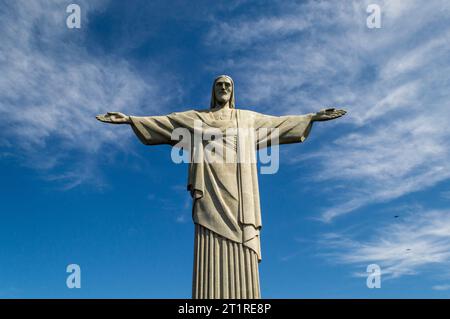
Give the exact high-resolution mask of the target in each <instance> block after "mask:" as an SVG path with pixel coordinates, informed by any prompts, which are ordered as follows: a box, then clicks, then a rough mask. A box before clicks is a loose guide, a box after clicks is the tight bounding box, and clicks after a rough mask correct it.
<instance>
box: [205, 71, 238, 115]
mask: <svg viewBox="0 0 450 319" xmlns="http://www.w3.org/2000/svg"><path fill="white" fill-rule="evenodd" d="M227 102H228V103H229V107H230V108H233V109H234V108H235V104H234V82H233V79H232V78H231V77H229V76H228V75H220V76H218V77H217V78H216V79H215V80H214V83H213V87H212V93H211V104H210V107H211V108H215V107H217V106H223V105H225V104H226V103H227Z"/></svg>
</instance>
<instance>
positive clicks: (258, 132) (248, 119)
mask: <svg viewBox="0 0 450 319" xmlns="http://www.w3.org/2000/svg"><path fill="white" fill-rule="evenodd" d="M227 112H228V115H229V116H226V118H227V119H226V120H217V119H215V118H214V111H212V110H205V111H195V110H192V111H186V112H179V113H172V114H169V115H167V116H148V117H136V116H131V117H130V118H131V122H132V127H133V130H134V132H135V133H136V135H137V136H138V137H139V139H140V140H141V142H142V143H144V144H146V145H156V144H169V145H174V146H175V145H176V146H180V145H181V144H180V141H179V140H178V139H177V134H174V135H175V136H174V139H172V132H173V131H174V130H175V129H177V128H184V129H187V130H188V131H189V132H190V133H191V134H190V140H189V141H188V142H189V143H186V142H187V141H184V143H183V144H182V145H183V147H189V151H190V156H191V163H189V175H188V185H187V188H188V190H189V191H190V193H191V195H192V198H193V201H194V203H193V209H192V217H193V221H194V223H195V240H194V249H195V250H194V274H193V287H192V291H193V298H260V288H259V274H258V263H259V262H260V261H261V249H260V236H259V235H260V229H261V227H262V223H261V211H260V206H259V190H258V176H257V166H256V150H257V149H259V148H263V147H266V146H269V145H271V144H274V143H278V144H288V143H296V142H303V141H304V140H305V139H306V138H307V136H308V134H309V131H310V129H311V125H312V122H311V115H293V116H269V115H264V114H260V113H256V112H252V111H247V110H238V109H228V110H227ZM199 123H200V126H198V124H199ZM227 129H228V130H227ZM230 129H235V130H230ZM236 129H237V130H236ZM242 129H243V130H242ZM274 129H277V130H274ZM211 130H215V132H220V133H221V134H222V135H221V142H222V144H220V145H222V147H223V148H224V150H223V152H227V156H228V155H229V154H231V156H233V158H232V159H231V160H230V159H229V158H228V157H227V158H226V162H216V161H211V158H207V157H208V156H207V155H206V152H205V147H214V143H215V141H216V140H215V139H204V138H201V140H200V141H195V138H194V136H195V134H194V133H197V134H205V133H206V132H208V131H211ZM213 135H214V133H213ZM200 136H202V135H200ZM178 138H179V137H178ZM215 151H216V152H217V154H220V153H222V151H221V150H218V149H215ZM237 159H239V160H237Z"/></svg>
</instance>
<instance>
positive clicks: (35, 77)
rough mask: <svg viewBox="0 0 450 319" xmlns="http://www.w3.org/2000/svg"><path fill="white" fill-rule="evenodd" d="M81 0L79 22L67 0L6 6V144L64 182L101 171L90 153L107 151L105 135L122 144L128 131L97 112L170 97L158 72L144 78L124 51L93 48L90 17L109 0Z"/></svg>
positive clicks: (0, 94) (2, 103)
mask: <svg viewBox="0 0 450 319" xmlns="http://www.w3.org/2000/svg"><path fill="white" fill-rule="evenodd" d="M78 3H79V4H80V6H81V8H82V12H83V15H82V19H83V20H82V28H81V29H79V30H76V29H73V30H70V29H68V28H67V27H66V23H65V19H66V17H67V13H66V12H65V8H66V5H67V4H66V3H65V2H64V1H50V0H49V1H44V0H42V1H14V2H8V4H5V5H2V10H1V11H0V21H1V22H0V28H1V29H2V41H1V42H0V68H1V70H2V76H1V77H0V115H1V117H2V121H1V124H0V125H1V127H0V129H1V130H2V139H1V140H0V143H1V146H2V147H4V148H8V147H11V146H14V149H15V150H16V152H15V156H16V157H17V158H18V159H19V160H20V162H21V163H22V164H24V165H27V166H30V167H32V168H36V169H38V170H44V171H46V170H47V171H48V170H53V171H51V172H50V173H49V176H48V179H51V180H60V181H65V182H64V183H65V185H66V186H65V187H67V186H70V187H74V186H76V185H79V184H80V183H83V182H92V181H94V180H95V179H96V176H98V175H96V174H95V168H96V161H95V160H90V159H92V158H96V159H100V158H101V156H100V155H99V152H100V149H101V147H102V146H103V145H105V143H110V144H114V146H115V148H117V149H122V150H123V147H122V144H121V143H119V142H117V141H120V140H123V139H124V138H125V136H128V135H129V134H128V135H125V134H126V133H127V132H126V131H125V130H117V128H112V127H107V126H103V127H101V125H100V124H99V123H98V122H97V121H96V120H95V115H96V114H98V113H103V112H105V111H106V110H123V111H127V112H133V113H139V110H141V109H142V108H143V105H144V104H145V102H146V101H148V100H149V99H152V100H153V101H155V100H163V99H162V98H160V97H161V95H162V94H161V92H160V86H159V85H158V84H157V83H156V81H154V80H152V77H151V76H149V77H147V78H146V79H143V78H142V77H141V76H140V75H139V74H138V72H136V71H135V70H134V69H133V67H132V66H130V65H129V64H128V63H127V62H126V61H125V60H123V59H121V58H118V57H115V56H94V55H92V54H89V53H88V52H87V51H86V49H85V48H84V46H83V44H82V43H83V39H84V36H85V32H86V30H88V23H89V17H90V16H91V15H92V14H94V13H95V12H96V10H101V9H102V8H103V7H104V6H105V5H106V4H107V2H106V1H79V2H78ZM80 154H82V155H81V156H80ZM83 154H84V156H83ZM110 155H111V154H110ZM110 155H108V156H110ZM69 161H70V162H72V166H71V167H70V165H68V168H67V170H65V171H63V172H59V173H58V172H57V168H58V165H59V164H60V163H62V162H65V163H68V162H69ZM55 169H56V170H55ZM70 187H69V188H70Z"/></svg>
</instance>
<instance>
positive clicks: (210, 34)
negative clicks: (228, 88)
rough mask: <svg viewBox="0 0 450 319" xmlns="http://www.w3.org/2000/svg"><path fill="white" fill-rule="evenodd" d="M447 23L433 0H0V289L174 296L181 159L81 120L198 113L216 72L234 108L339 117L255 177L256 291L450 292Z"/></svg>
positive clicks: (177, 290) (182, 285) (186, 252)
mask: <svg viewBox="0 0 450 319" xmlns="http://www.w3.org/2000/svg"><path fill="white" fill-rule="evenodd" d="M72 2H73V3H77V4H79V5H80V7H81V11H82V26H81V29H68V28H67V27H66V24H65V20H66V17H67V13H66V12H65V11H66V6H67V5H68V4H70V3H72ZM369 3H377V4H379V5H380V7H381V13H382V20H381V23H382V28H381V29H368V28H367V27H366V17H367V15H368V14H367V13H366V7H367V5H368V4H369ZM449 18H450V5H449V3H448V1H444V0H442V1H438V0H434V1H427V2H423V1H418V0H417V1H414V0H411V1H400V0H398V1H395V0H391V1H339V2H337V1H329V2H325V1H282V2H281V1H279V2H274V1H245V0H242V1H229V2H220V3H219V4H214V3H212V2H211V1H194V2H183V1H151V2H150V1H137V0H135V1H127V2H123V1H106V0H99V1H87V0H84V1H81V0H78V1H71V2H69V1H56V0H55V1H51V0H47V1H44V0H42V1H41V0H34V1H3V0H1V1H0V30H1V31H0V32H1V33H0V34H1V38H0V39H1V41H0V70H1V75H2V76H1V77H0V116H1V121H0V131H1V133H0V163H1V165H0V176H1V178H0V199H1V202H2V207H1V208H0V239H1V243H2V245H1V249H0V297H2V298H15V297H25V298H28V297H43V298H47V297H57V298H77V297H86V298H91V297H104V298H111V297H124V298H129V297H137V298H189V297H190V291H191V275H192V261H193V255H192V252H193V224H192V222H191V219H190V218H191V217H190V212H191V211H190V205H191V202H190V197H189V194H188V193H187V192H186V191H185V184H186V180H187V176H186V174H187V167H186V166H185V165H184V164H183V165H176V164H174V163H172V162H171V159H170V148H169V147H167V146H155V147H145V146H144V145H142V144H141V143H140V142H139V141H138V139H137V138H136V137H135V136H134V134H133V133H132V131H131V129H130V128H129V127H126V126H120V127H118V126H107V125H104V124H102V123H99V122H97V121H96V120H95V115H96V114H99V113H104V112H106V111H121V112H124V113H127V114H132V115H160V114H166V113H170V112H172V111H176V110H187V109H191V108H203V107H206V106H208V104H209V97H210V86H211V82H212V80H213V78H214V77H215V76H216V75H218V74H229V75H230V76H232V77H233V79H234V81H235V83H236V102H237V106H238V107H241V108H246V109H251V110H256V111H259V112H263V113H268V114H274V115H283V114H304V113H309V112H313V111H317V110H319V109H321V108H323V107H326V106H340V107H344V108H345V109H347V110H348V111H349V113H348V115H347V116H346V117H345V118H342V119H340V120H338V121H334V122H326V123H318V124H317V125H314V127H313V130H312V132H311V135H310V137H309V138H308V140H307V141H306V142H305V143H304V144H302V145H298V144H297V145H287V146H285V147H283V148H282V151H281V164H280V170H279V172H278V173H277V174H275V175H262V176H260V191H261V206H262V218H263V229H262V255H263V260H262V263H261V264H260V274H261V289H262V295H263V297H266V298H331V297H336V298H394V297H399V298H417V297H424V298H431V297H437V298H448V297H450V271H449V269H450V267H449V266H450V208H449V205H450V144H449V142H448V141H449V139H450V133H449V130H448V127H449V122H450V104H449V101H450V99H449V98H450V96H449V95H450V93H449V90H448V88H449V76H448V74H450V59H449V57H450V43H449V39H450V26H449V24H448V21H449ZM394 216H398V217H397V218H395V217H394ZM72 263H76V264H79V265H80V266H81V272H82V288H81V289H68V288H67V287H66V284H65V283H66V277H67V275H68V274H67V273H66V272H65V269H66V266H67V265H68V264H72ZM371 263H376V264H378V265H380V267H381V269H382V287H381V288H380V289H368V288H367V287H366V273H365V272H366V267H367V265H369V264H371Z"/></svg>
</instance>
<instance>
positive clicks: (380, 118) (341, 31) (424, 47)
mask: <svg viewBox="0 0 450 319" xmlns="http://www.w3.org/2000/svg"><path fill="white" fill-rule="evenodd" d="M369 3H371V2H370V1H342V2H316V1H308V2H306V3H302V4H296V3H292V2H289V3H288V4H286V2H283V7H284V6H286V8H287V9H283V7H281V6H280V8H279V10H277V11H274V12H276V13H274V14H273V15H271V14H267V13H265V14H264V15H263V16H258V17H252V19H249V18H248V17H247V16H244V17H237V18H236V19H235V20H232V21H228V22H227V23H226V24H223V23H220V24H218V25H217V26H216V27H215V28H214V29H213V31H211V33H210V37H209V38H208V37H207V39H208V40H210V38H213V37H218V39H219V40H218V43H223V47H220V48H221V49H222V50H225V49H229V50H231V53H230V55H231V56H233V59H232V60H227V61H228V62H227V63H228V66H229V67H232V68H233V69H234V70H235V77H236V78H237V79H238V82H239V83H242V84H243V85H242V86H240V87H238V90H239V92H238V94H239V96H238V97H239V101H240V102H241V103H240V104H241V106H242V104H246V105H249V104H250V105H257V107H258V108H259V110H260V111H263V112H268V113H273V114H280V113H285V114H298V113H308V112H312V111H314V110H318V109H320V108H323V107H325V106H330V105H331V106H342V107H344V108H346V109H347V110H348V111H349V113H348V115H347V116H346V117H345V118H343V119H340V120H339V121H336V122H333V123H330V122H328V123H317V124H316V126H321V127H322V128H323V130H320V131H319V132H320V134H325V135H326V137H328V136H333V135H332V134H333V127H336V126H337V125H339V126H340V129H341V131H342V132H343V133H340V136H339V137H338V139H336V140H335V141H334V142H332V143H330V142H325V143H326V145H324V146H323V147H322V148H320V149H319V150H318V151H317V152H314V153H312V154H302V155H300V156H298V155H297V156H296V155H295V154H293V155H292V156H291V159H289V161H290V162H291V163H295V164H296V165H298V162H299V161H303V160H312V161H314V165H315V167H316V168H317V169H316V170H315V174H314V180H316V181H318V182H327V185H329V186H334V187H335V188H333V190H334V191H335V192H334V195H335V196H332V197H330V199H331V200H330V203H329V205H328V207H326V208H324V210H323V213H322V215H321V219H322V220H324V221H332V220H333V219H334V218H335V217H338V216H341V215H344V214H347V213H350V212H352V211H354V210H356V209H358V208H361V207H363V206H365V205H368V204H371V203H374V202H380V201H388V200H391V199H394V198H397V197H400V196H402V195H405V194H408V193H411V192H415V191H420V190H423V189H426V188H428V187H430V186H433V185H436V184H437V183H438V182H441V181H444V180H446V179H449V178H450V164H449V163H450V144H449V143H448V142H447V141H448V140H449V139H450V131H449V130H448V127H449V126H450V125H449V124H450V102H449V101H450V92H449V91H448V87H449V84H450V83H449V80H448V74H449V73H450V60H449V59H448V56H449V55H450V43H449V41H448V39H449V34H450V26H449V25H448V23H447V21H448V19H449V18H450V4H449V3H448V2H446V1H440V0H435V1H427V2H426V3H424V2H422V1H379V2H378V3H379V4H380V5H381V11H382V28H381V29H368V28H367V27H366V17H367V13H366V10H365V9H366V6H367V4H369ZM293 17H297V18H298V20H299V21H303V22H302V23H300V22H299V26H295V24H293V23H292V20H293ZM272 21H277V23H276V25H273V23H272ZM281 21H283V22H281ZM224 25H225V26H226V28H225V27H224ZM292 25H293V27H290V26H292ZM225 30H226V32H224V31H225ZM235 53H239V54H236V55H235V56H234V54H235ZM317 131H318V130H317V129H314V128H313V131H312V134H317ZM324 140H326V138H324ZM292 150H294V151H295V150H296V149H293V148H292ZM343 185H345V187H342V186H343Z"/></svg>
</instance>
